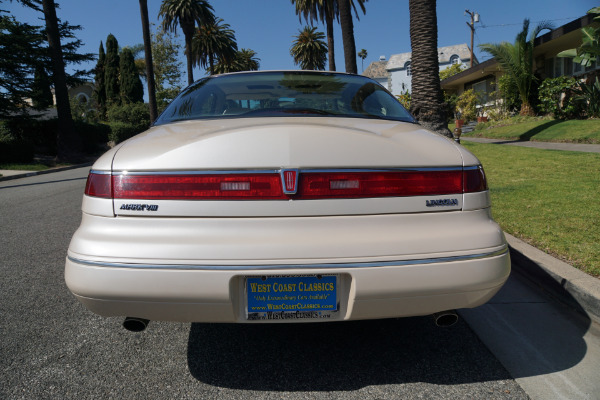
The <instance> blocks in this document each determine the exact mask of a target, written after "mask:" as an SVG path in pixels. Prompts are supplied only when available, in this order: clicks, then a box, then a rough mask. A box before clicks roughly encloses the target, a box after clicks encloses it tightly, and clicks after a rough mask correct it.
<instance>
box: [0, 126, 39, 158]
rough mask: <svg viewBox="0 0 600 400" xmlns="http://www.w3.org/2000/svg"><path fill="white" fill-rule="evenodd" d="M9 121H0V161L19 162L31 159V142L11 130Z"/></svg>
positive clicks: (32, 150)
mask: <svg viewBox="0 0 600 400" xmlns="http://www.w3.org/2000/svg"><path fill="white" fill-rule="evenodd" d="M10 122H12V121H0V163H21V162H25V163H27V162H30V161H31V160H33V154H34V149H33V142H32V141H31V140H28V139H26V138H23V137H17V136H15V135H14V134H13V132H11V127H10Z"/></svg>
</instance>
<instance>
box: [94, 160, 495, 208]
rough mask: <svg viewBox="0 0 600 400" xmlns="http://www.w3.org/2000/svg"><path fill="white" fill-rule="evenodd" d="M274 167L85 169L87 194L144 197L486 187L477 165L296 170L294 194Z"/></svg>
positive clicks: (335, 194) (440, 191)
mask: <svg viewBox="0 0 600 400" xmlns="http://www.w3.org/2000/svg"><path fill="white" fill-rule="evenodd" d="M281 179H282V178H281V176H280V174H279V173H277V172H267V173H252V172H249V173H231V174H228V173H215V174H210V173H209V174H181V175H179V174H152V173H149V174H148V173H144V174H138V175H136V174H135V173H129V174H117V175H110V174H106V173H98V172H95V171H92V172H90V175H89V176H88V181H87V184H86V188H85V194H86V195H88V196H94V197H102V198H111V197H112V198H115V199H149V200H289V199H297V200H301V199H306V200H309V199H332V198H333V199H335V198H340V199H341V198H369V197H406V196H436V195H446V194H459V193H473V192H480V191H484V190H487V182H486V179H485V174H484V172H483V168H481V167H468V168H465V169H449V170H414V171H413V170H403V171H351V172H345V171H334V172H329V171H316V172H312V171H301V172H300V176H299V180H298V188H297V192H296V194H285V193H284V190H283V185H282V181H281Z"/></svg>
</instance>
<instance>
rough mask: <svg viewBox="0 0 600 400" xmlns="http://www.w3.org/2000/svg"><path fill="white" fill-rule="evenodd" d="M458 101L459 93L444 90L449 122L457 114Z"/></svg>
mask: <svg viewBox="0 0 600 400" xmlns="http://www.w3.org/2000/svg"><path fill="white" fill-rule="evenodd" d="M457 101H458V95H457V94H456V93H452V94H448V93H446V92H445V91H444V103H445V107H446V111H447V112H446V118H447V120H448V122H451V121H452V119H454V118H455V116H456V111H457V110H456V102H457Z"/></svg>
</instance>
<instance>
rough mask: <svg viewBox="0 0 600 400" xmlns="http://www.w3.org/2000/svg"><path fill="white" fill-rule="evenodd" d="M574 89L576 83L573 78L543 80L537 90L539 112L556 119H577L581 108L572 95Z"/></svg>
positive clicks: (563, 77) (562, 77)
mask: <svg viewBox="0 0 600 400" xmlns="http://www.w3.org/2000/svg"><path fill="white" fill-rule="evenodd" d="M576 87H577V81H576V80H575V78H573V77H566V76H560V77H558V78H552V79H544V81H543V82H542V84H541V85H540V89H539V99H540V110H541V111H542V112H545V113H548V114H552V115H553V116H554V118H556V119H572V118H577V117H578V116H579V115H580V114H581V106H580V102H579V101H578V99H577V98H576V96H575V95H574V94H575V88H576Z"/></svg>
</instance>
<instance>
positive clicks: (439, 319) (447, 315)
mask: <svg viewBox="0 0 600 400" xmlns="http://www.w3.org/2000/svg"><path fill="white" fill-rule="evenodd" d="M433 320H434V321H435V324H436V325H437V326H439V327H442V328H447V327H449V326H452V325H454V324H456V322H458V314H457V313H456V311H454V310H447V311H440V312H437V313H435V314H433Z"/></svg>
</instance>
